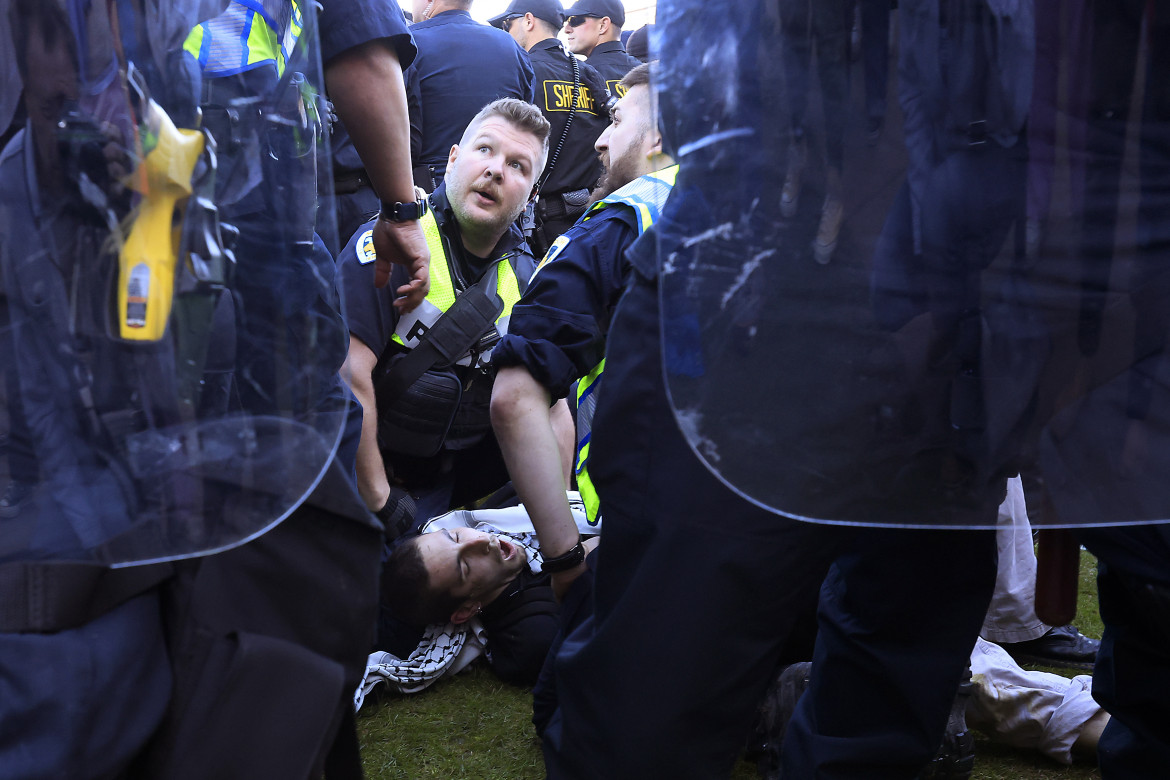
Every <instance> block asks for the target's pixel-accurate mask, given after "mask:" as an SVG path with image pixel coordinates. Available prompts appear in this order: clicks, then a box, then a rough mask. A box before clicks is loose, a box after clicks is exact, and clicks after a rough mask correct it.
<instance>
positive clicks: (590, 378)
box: [573, 165, 678, 525]
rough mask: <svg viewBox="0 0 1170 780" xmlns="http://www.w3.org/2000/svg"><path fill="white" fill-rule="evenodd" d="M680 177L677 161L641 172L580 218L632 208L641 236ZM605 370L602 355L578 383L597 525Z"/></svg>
mask: <svg viewBox="0 0 1170 780" xmlns="http://www.w3.org/2000/svg"><path fill="white" fill-rule="evenodd" d="M677 177H678V166H677V165H672V166H670V167H669V168H664V169H663V170H661V171H655V172H654V173H648V174H646V175H645V176H639V177H638V178H637V179H634V180H633V181H632V182H630V183H629V184H627V185H626V186H624V187H622V188H621V189H619V190H618V191H617V192H614V193H611V194H609V195H607V196H605V197H604V198H602V199H601V200H599V201H597V203H594V204H593V206H592V207H591V208H590V209H589V211H588V212H586V213H585V215H584V216H582V217H581V221H582V222H584V221H586V220H588V219H590V218H592V217H595V216H597V213H598V212H599V211H600V210H601V209H604V208H612V207H614V206H624V207H626V208H629V209H632V210H633V212H634V214H635V215H636V216H637V219H638V235H639V236H640V235H642V234H643V233H645V232H646V231H647V230H649V229H650V226H651V225H653V224H654V220H656V219H658V215H659V214H660V213H661V212H662V206H663V205H664V204H665V203H666V198H667V196H668V195H670V190H671V188H672V187H674V182H675V179H676V178H677ZM604 371H605V359H604V358H602V360H601V362H600V363H598V364H597V365H596V366H594V367H593V370H592V371H590V372H589V374H588V375H587V376H585V378H583V379H582V380H581V381H579V382H578V383H577V457H576V459H575V461H574V464H573V470H574V472H575V473H576V475H577V491H578V492H579V493H580V494H581V500H582V501H584V502H585V515H586V517H587V518H588V520H589V525H597V523H598V521H599V520H600V515H599V514H598V509H599V507H600V504H601V499H600V498H599V497H598V495H597V490H596V489H595V488H594V487H593V480H592V479H591V478H590V477H589V449H590V443H591V439H592V437H593V412H594V411H595V410H596V409H597V391H598V390H599V389H600V387H601V375H602V373H603V372H604Z"/></svg>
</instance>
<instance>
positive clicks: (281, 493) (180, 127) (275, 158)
mask: <svg viewBox="0 0 1170 780" xmlns="http://www.w3.org/2000/svg"><path fill="white" fill-rule="evenodd" d="M4 5H5V12H6V13H5V19H6V21H7V22H9V27H10V30H11V36H12V44H13V45H12V51H13V52H14V53H15V62H16V67H17V70H18V73H19V76H20V79H19V81H17V82H15V83H14V82H11V81H6V82H5V84H4V85H3V87H2V89H4V90H5V91H6V95H7V93H8V91H10V90H13V89H15V90H16V93H17V94H18V95H19V94H21V90H22V89H23V93H22V94H23V97H22V100H21V101H19V103H18V105H17V109H16V116H15V118H14V121H13V122H12V125H11V127H10V130H9V133H7V134H6V141H7V144H6V146H5V148H4V151H3V155H2V157H0V179H2V182H3V184H2V186H0V191H2V192H0V283H2V284H0V351H2V355H3V356H2V357H0V365H2V366H3V371H4V382H3V386H2V389H0V395H2V397H3V404H2V407H3V412H0V421H2V423H3V427H2V430H0V432H2V434H3V437H2V443H3V453H2V458H0V480H2V482H0V484H2V485H3V498H2V500H0V562H4V561H12V560H22V559H38V560H54V559H62V560H81V561H91V562H99V563H105V564H109V565H112V566H121V565H127V564H136V563H145V562H152V561H162V560H169V559H175V558H181V557H184V556H192V555H198V554H203V553H207V552H211V551H217V550H222V549H225V548H228V547H231V546H233V545H236V544H240V543H242V542H244V541H246V540H248V539H250V538H254V537H255V536H257V535H258V534H260V533H262V532H264V531H265V530H267V529H268V528H270V527H272V526H273V525H274V524H275V523H277V522H279V521H280V520H281V519H282V518H283V517H285V516H286V515H287V514H288V513H289V512H290V511H292V509H294V508H295V507H296V506H298V505H299V503H300V502H301V501H303V500H304V498H305V497H306V496H307V495H308V494H309V492H310V491H312V489H313V488H314V486H315V485H316V484H317V482H318V480H319V479H320V477H321V475H322V474H323V472H324V470H325V468H326V466H327V464H328V463H329V462H330V459H331V458H332V457H333V454H334V453H335V451H336V449H337V447H338V443H339V440H340V437H341V432H342V427H343V422H344V419H345V417H346V407H347V402H346V394H345V393H344V391H343V389H342V386H341V385H340V380H339V378H338V375H337V370H338V368H339V366H340V365H341V363H342V361H343V359H344V356H345V350H346V346H347V343H348V337H347V333H346V329H345V326H344V324H343V322H342V320H341V317H340V314H339V311H340V307H339V301H338V299H337V293H336V289H335V286H334V284H333V261H332V258H331V257H330V256H329V254H328V252H327V251H326V250H325V248H324V247H325V244H324V243H323V238H325V239H327V240H330V241H332V240H333V233H334V227H333V223H332V220H333V215H332V213H330V212H327V211H322V212H318V211H317V209H316V192H317V179H318V177H321V178H322V179H323V180H325V181H329V180H330V178H331V177H330V174H329V159H328V154H327V151H328V150H327V149H326V148H324V146H325V144H323V143H322V141H323V139H324V138H325V133H326V132H327V130H328V127H327V125H328V110H327V103H326V102H325V100H324V97H323V79H322V71H321V63H320V56H319V52H318V49H317V34H316V17H315V9H314V5H313V4H312V3H303V2H299V0H279V1H276V0H273V1H272V2H264V3H254V2H246V3H238V2H226V1H224V0H220V1H219V2H208V1H207V0H202V1H201V0H184V1H183V2H172V3H164V4H161V5H160V4H151V3H137V2H131V3H104V2H92V3H91V2H71V1H70V0H49V2H41V0H8V2H6V3H5V4H4ZM5 45H6V46H7V45H8V44H7V41H6V42H5ZM7 102H9V101H6V102H5V104H7Z"/></svg>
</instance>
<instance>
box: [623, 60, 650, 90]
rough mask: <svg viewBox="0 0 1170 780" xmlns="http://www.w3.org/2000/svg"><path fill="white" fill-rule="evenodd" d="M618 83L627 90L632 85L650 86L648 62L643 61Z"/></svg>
mask: <svg viewBox="0 0 1170 780" xmlns="http://www.w3.org/2000/svg"><path fill="white" fill-rule="evenodd" d="M618 84H620V85H621V86H622V87H624V88H625V89H626V91H627V92H628V91H629V90H631V89H633V88H634V87H643V86H646V87H648V86H650V63H648V62H643V63H642V64H641V65H639V66H638V67H636V68H634V69H633V70H631V71H630V72H629V73H627V74H626V75H625V76H623V77H622V80H621V81H619V82H618Z"/></svg>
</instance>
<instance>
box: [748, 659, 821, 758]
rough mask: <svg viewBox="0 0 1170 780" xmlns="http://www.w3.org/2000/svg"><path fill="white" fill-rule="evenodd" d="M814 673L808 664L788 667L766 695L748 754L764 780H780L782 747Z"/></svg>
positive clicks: (806, 662) (803, 663) (781, 671)
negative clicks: (791, 721) (797, 705)
mask: <svg viewBox="0 0 1170 780" xmlns="http://www.w3.org/2000/svg"><path fill="white" fill-rule="evenodd" d="M811 670H812V664H811V663H809V662H808V661H802V662H800V663H797V664H792V665H790V666H785V667H784V668H783V669H782V670H780V674H779V675H778V676H777V677H776V681H775V682H774V683H772V687H771V688H769V689H768V693H767V694H766V695H765V696H764V703H763V705H761V707H760V717H759V722H758V723H757V724H756V730H755V734H754V735H753V739H752V744H751V745H750V747H749V750H748V755H749V757H755V758H756V771H757V772H758V773H759V776H760V777H762V778H764V779H765V780H779V778H780V777H781V775H780V744H781V743H782V742H783V741H784V732H786V731H787V730H788V722H789V721H790V720H792V714H793V713H794V712H796V702H797V701H799V700H800V695H801V694H802V693H804V692H805V691H806V690H808V676H809V672H810V671H811Z"/></svg>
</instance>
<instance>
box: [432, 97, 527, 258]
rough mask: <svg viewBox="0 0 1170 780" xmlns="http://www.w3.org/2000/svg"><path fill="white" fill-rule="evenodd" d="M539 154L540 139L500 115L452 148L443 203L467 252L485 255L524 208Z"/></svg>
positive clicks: (486, 122)
mask: <svg viewBox="0 0 1170 780" xmlns="http://www.w3.org/2000/svg"><path fill="white" fill-rule="evenodd" d="M542 152H543V144H542V143H541V141H540V139H538V138H537V137H536V136H534V135H532V134H531V133H529V132H528V131H526V130H523V129H521V128H519V127H517V126H515V125H513V124H512V123H511V122H509V121H508V120H506V119H504V118H503V117H499V116H489V117H488V118H487V119H485V120H483V122H481V123H480V125H479V127H477V128H475V129H474V130H473V131H472V132H471V133H468V134H465V135H464V137H463V139H461V142H460V144H459V145H456V146H455V147H453V148H452V150H451V156H450V157H449V158H448V163H447V174H446V177H445V181H446V182H447V200H448V201H450V203H451V210H452V211H454V212H455V218H456V219H457V220H458V222H459V230H460V232H461V233H462V234H463V241H464V244H465V245H467V249H468V251H470V252H472V253H474V254H478V255H480V256H483V255H485V254H486V252H487V251H490V250H491V248H492V247H493V246H495V243H496V242H497V241H499V239H500V237H501V236H502V235H504V233H505V232H506V231H507V230H508V226H509V225H510V224H511V223H512V222H514V221H515V219H516V217H518V216H519V215H520V212H521V211H523V210H524V204H525V203H527V202H528V196H529V194H530V193H531V192H532V185H533V184H534V182H535V181H536V176H537V175H538V174H539V173H540V169H541V165H542V163H541V159H542ZM485 244H486V247H487V249H486V250H483V249H482V247H483V246H484V245H485ZM477 247H480V248H477Z"/></svg>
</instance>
